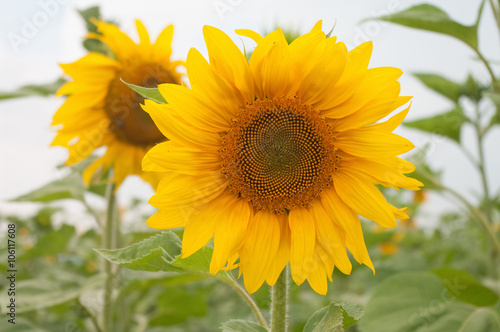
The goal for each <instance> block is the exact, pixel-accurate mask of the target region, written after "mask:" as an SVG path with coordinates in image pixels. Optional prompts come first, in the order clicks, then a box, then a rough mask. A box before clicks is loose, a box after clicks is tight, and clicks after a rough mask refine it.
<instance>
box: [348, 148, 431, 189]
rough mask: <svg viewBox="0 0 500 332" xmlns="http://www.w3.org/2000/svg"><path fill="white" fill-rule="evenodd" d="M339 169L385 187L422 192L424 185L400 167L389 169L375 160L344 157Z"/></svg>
mask: <svg viewBox="0 0 500 332" xmlns="http://www.w3.org/2000/svg"><path fill="white" fill-rule="evenodd" d="M339 165H340V166H339V167H345V168H349V169H354V170H357V171H359V172H362V173H364V174H365V176H367V177H369V178H371V179H372V180H373V182H374V183H379V184H381V185H383V186H384V187H390V188H395V189H398V187H400V188H405V189H409V190H420V188H419V187H421V186H423V184H422V183H421V182H420V181H418V180H415V179H412V178H409V177H407V176H405V175H404V174H403V173H402V172H401V170H400V169H399V167H387V165H384V164H381V163H379V162H377V161H374V160H368V159H364V158H358V157H352V156H349V155H345V154H344V155H343V156H342V159H341V161H340V164H339Z"/></svg>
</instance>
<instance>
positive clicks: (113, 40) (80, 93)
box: [52, 21, 181, 187]
mask: <svg viewBox="0 0 500 332" xmlns="http://www.w3.org/2000/svg"><path fill="white" fill-rule="evenodd" d="M136 26H137V31H138V32H139V37H140V43H139V44H136V43H135V42H134V41H133V40H132V39H130V37H128V36H127V35H126V34H125V33H123V32H122V31H120V29H119V28H118V27H117V26H115V25H113V24H108V23H105V22H98V23H97V28H98V31H99V32H100V34H90V35H89V37H90V38H95V39H98V40H100V41H102V42H103V43H104V44H105V45H107V46H108V47H109V50H110V51H111V52H112V54H110V55H109V56H107V55H104V54H101V53H95V52H92V53H89V54H87V55H85V56H84V57H83V58H81V59H79V60H78V61H76V62H73V63H70V64H63V65H61V67H62V69H63V70H64V73H65V74H67V75H69V76H70V77H71V78H72V81H70V82H68V83H66V84H64V85H63V86H62V87H61V89H60V90H59V91H58V93H57V94H58V95H68V98H67V99H66V101H65V102H64V104H63V105H62V106H61V107H60V108H59V110H58V111H57V112H56V114H55V115H54V119H53V123H52V124H53V125H56V126H59V127H60V128H59V129H58V133H57V136H56V137H55V139H54V141H53V142H52V145H61V146H64V147H67V148H68V151H69V157H68V160H67V164H68V165H71V164H74V163H77V162H79V161H81V160H82V159H84V158H86V157H88V156H89V155H90V154H91V153H92V152H93V151H94V150H95V149H97V148H99V147H102V146H106V153H105V154H104V155H103V156H102V157H100V158H99V159H98V160H97V161H95V162H94V163H93V164H92V165H91V166H90V167H89V168H88V169H87V170H86V171H85V173H84V177H85V180H86V181H87V182H88V181H89V180H90V179H91V177H92V175H93V174H94V173H95V171H97V170H98V169H99V168H102V169H104V170H106V169H108V168H109V167H110V166H112V167H113V171H114V180H115V181H116V182H117V183H118V184H120V183H121V182H122V181H123V180H124V179H125V177H126V176H128V175H131V174H137V175H140V176H141V177H142V178H143V179H144V180H146V181H148V182H150V183H151V184H152V185H153V186H154V187H155V186H156V185H157V183H158V181H159V179H160V177H161V174H157V173H154V172H153V173H144V172H143V171H142V168H141V161H142V158H143V157H144V155H145V153H146V151H147V150H149V149H150V148H151V147H152V146H153V145H155V144H157V143H159V142H163V141H165V140H166V139H165V136H164V135H163V134H162V133H161V132H160V130H158V128H157V127H156V125H155V124H154V122H153V120H152V119H151V117H150V116H149V114H147V113H146V112H144V111H143V110H142V108H141V106H140V104H141V103H142V102H143V101H144V98H142V97H141V96H139V95H138V94H137V93H136V92H134V91H133V90H131V89H130V88H129V87H127V86H126V85H125V84H124V83H123V82H122V81H121V79H122V80H123V81H125V82H127V83H132V84H135V85H140V86H145V87H156V86H157V85H158V84H159V83H172V84H179V83H180V79H181V74H179V73H178V72H177V71H176V67H177V66H179V65H180V64H181V62H179V61H170V55H171V53H172V49H171V42H172V36H173V26H171V25H170V26H168V27H166V28H165V29H164V30H163V32H161V33H160V35H159V37H158V39H157V40H156V43H154V44H151V42H150V39H149V35H148V32H147V31H146V29H145V28H144V25H143V24H142V23H141V22H140V21H136Z"/></svg>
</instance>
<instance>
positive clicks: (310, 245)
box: [289, 208, 318, 285]
mask: <svg viewBox="0 0 500 332" xmlns="http://www.w3.org/2000/svg"><path fill="white" fill-rule="evenodd" d="M289 225H290V232H291V248H290V267H291V270H292V278H293V280H294V281H295V283H296V284H297V285H300V284H301V283H303V282H304V280H305V279H306V278H307V276H308V274H309V273H310V272H311V270H312V269H314V268H315V267H316V265H317V264H318V262H317V261H316V260H314V248H315V242H316V229H315V222H314V218H313V215H312V214H311V213H310V212H309V211H308V210H306V209H305V208H294V209H292V210H291V211H290V215H289Z"/></svg>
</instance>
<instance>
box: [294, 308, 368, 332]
mask: <svg viewBox="0 0 500 332" xmlns="http://www.w3.org/2000/svg"><path fill="white" fill-rule="evenodd" d="M361 316H363V310H361V308H360V307H358V306H357V305H355V304H351V303H331V304H330V305H329V306H328V307H324V308H321V309H320V310H318V311H316V312H315V313H314V314H313V315H312V316H311V317H310V318H309V320H308V321H307V323H306V325H305V326H304V330H303V332H323V331H324V332H337V331H344V330H345V329H348V328H350V327H351V326H353V325H354V324H355V323H356V322H357V321H358V320H359V319H360V318H361Z"/></svg>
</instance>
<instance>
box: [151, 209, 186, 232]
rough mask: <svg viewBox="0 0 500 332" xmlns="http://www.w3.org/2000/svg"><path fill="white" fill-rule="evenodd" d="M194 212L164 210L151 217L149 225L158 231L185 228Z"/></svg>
mask: <svg viewBox="0 0 500 332" xmlns="http://www.w3.org/2000/svg"><path fill="white" fill-rule="evenodd" d="M192 212H193V210H192V209H188V208H180V207H172V208H169V209H167V208H163V209H161V210H159V211H158V212H156V213H155V214H153V215H152V216H151V217H149V219H148V221H147V224H148V226H149V227H151V228H156V229H170V228H177V227H184V226H186V222H187V220H188V219H189V216H190V215H191V213H192Z"/></svg>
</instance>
